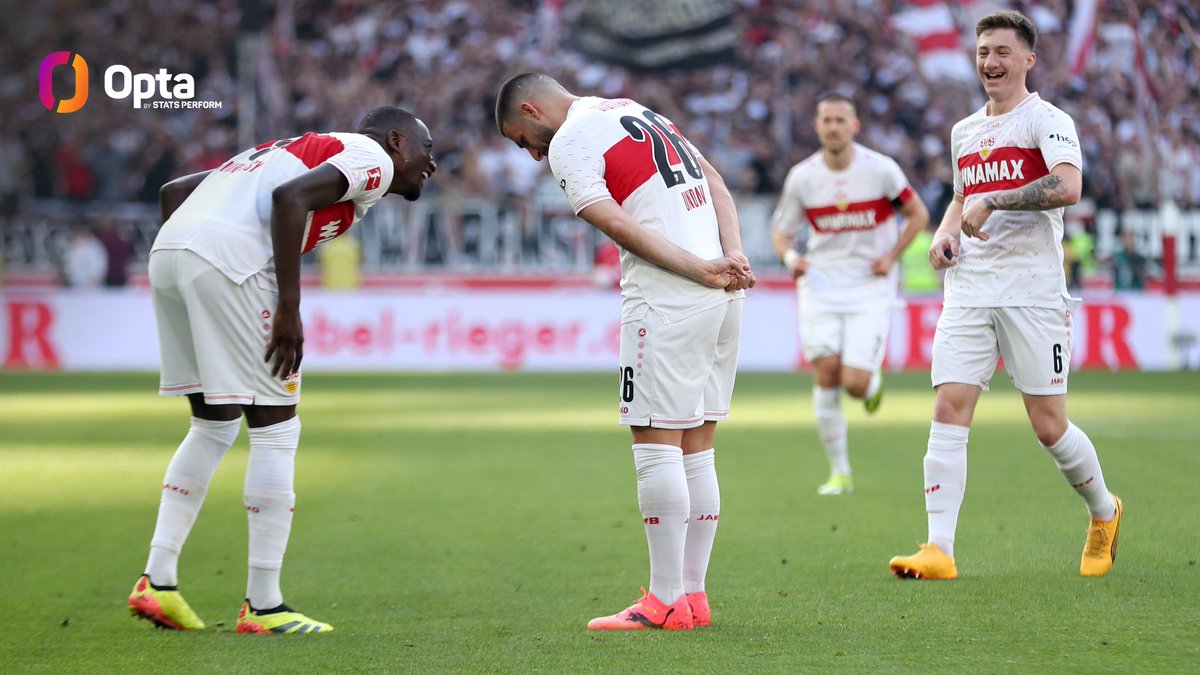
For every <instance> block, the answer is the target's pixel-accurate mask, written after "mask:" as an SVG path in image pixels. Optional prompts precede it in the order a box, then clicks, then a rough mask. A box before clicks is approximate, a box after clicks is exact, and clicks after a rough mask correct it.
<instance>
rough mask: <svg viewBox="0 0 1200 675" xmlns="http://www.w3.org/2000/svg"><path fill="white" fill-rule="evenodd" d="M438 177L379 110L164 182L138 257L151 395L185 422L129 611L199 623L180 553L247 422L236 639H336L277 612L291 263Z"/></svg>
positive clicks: (402, 114) (285, 510)
mask: <svg viewBox="0 0 1200 675" xmlns="http://www.w3.org/2000/svg"><path fill="white" fill-rule="evenodd" d="M436 169H437V165H436V164H435V162H434V159H433V141H432V139H431V138H430V135H429V129H427V128H426V126H425V124H424V123H423V122H422V121H421V120H419V119H417V118H416V117H414V116H413V115H412V113H410V112H407V111H405V110H401V109H400V108H393V107H380V108H375V109H374V110H372V111H370V112H369V113H367V115H366V116H365V117H364V118H363V120H362V122H361V124H360V125H359V127H358V131H357V133H352V134H351V133H325V134H318V133H308V134H304V135H303V136H299V137H296V138H287V139H283V140H278V141H274V142H268V143H263V144H262V145H259V146H257V147H255V148H250V149H249V150H246V151H244V152H242V153H241V154H239V155H237V156H236V157H234V158H233V159H230V160H229V161H227V162H225V163H224V164H223V165H221V166H220V167H218V168H217V169H214V170H212V171H206V172H203V173H198V174H193V175H190V176H185V177H183V178H179V179H176V180H174V181H171V182H169V183H167V184H166V185H164V186H163V188H162V191H161V200H160V201H161V205H162V215H163V220H164V224H163V227H162V229H161V230H160V231H159V233H158V237H157V238H156V239H155V241H154V245H153V247H152V248H151V253H150V286H151V289H152V297H153V300H154V311H155V316H156V318H157V321H158V335H159V346H160V351H161V357H162V379H161V385H160V387H159V393H160V394H163V395H168V396H187V397H188V401H189V402H190V404H191V412H192V418H191V428H190V429H189V431H188V434H187V436H186V437H185V438H184V439H183V442H182V443H181V444H180V446H179V449H178V450H176V451H175V456H174V457H173V458H172V459H171V463H170V465H169V466H168V467H167V472H166V476H165V477H164V478H163V489H162V500H161V502H160V504H159V509H158V521H157V524H156V525H155V528H154V537H153V539H152V540H151V542H150V557H149V560H148V561H147V563H146V572H145V574H144V575H143V576H142V577H141V578H140V579H138V581H137V584H136V585H135V586H134V590H133V593H132V595H130V597H129V608H130V611H131V613H132V614H133V615H134V616H138V617H142V618H146V619H149V620H151V621H153V622H154V623H155V624H157V625H158V626H160V627H163V628H172V629H177V630H191V629H201V628H204V622H203V621H201V620H200V618H199V617H198V616H196V614H195V612H193V611H192V609H191V607H189V606H188V604H187V602H186V601H185V600H184V599H183V596H182V595H180V593H179V590H178V586H177V585H178V582H179V580H178V573H177V567H178V560H179V553H180V550H181V549H182V548H183V544H184V542H185V541H186V540H187V536H188V533H189V532H190V531H191V529H192V524H193V523H194V522H195V520H196V515H197V514H198V513H199V511H200V507H201V505H202V504H203V503H204V496H205V494H206V493H207V492H208V485H209V482H210V480H211V479H212V476H213V472H214V471H216V468H217V464H218V463H219V462H220V461H221V458H222V457H223V456H224V455H225V452H226V451H227V450H228V449H229V447H230V446H231V445H232V444H233V442H234V440H235V439H236V438H237V435H238V430H239V427H240V426H241V417H242V415H245V417H246V423H247V425H248V426H249V435H250V460H249V462H248V464H247V466H246V482H245V491H244V497H245V507H246V515H247V518H248V520H249V525H250V545H249V554H250V555H249V575H248V581H247V584H246V601H245V602H244V603H243V605H242V609H241V613H240V614H239V615H238V621H237V632H239V633H301V634H312V633H318V632H329V631H331V630H333V628H332V626H330V625H329V624H327V623H323V622H321V621H316V620H314V619H311V618H309V617H307V616H305V615H304V614H301V613H299V612H296V611H293V610H292V609H290V608H289V607H288V606H287V605H285V604H284V603H283V594H282V591H281V590H280V586H279V575H280V569H281V567H282V565H283V554H284V550H285V549H286V548H287V540H288V535H289V533H290V532H291V527H292V512H293V510H294V505H295V493H294V492H293V477H294V467H295V455H296V447H297V445H298V444H299V440H300V419H299V418H298V417H297V416H296V404H297V403H298V402H299V400H300V362H301V359H302V358H303V345H304V331H303V328H302V326H301V323H300V256H301V255H302V254H304V253H308V252H309V251H311V250H313V249H314V248H315V247H316V246H318V245H320V244H321V243H323V242H326V241H329V240H330V239H333V238H334V237H337V236H339V235H341V234H343V233H345V232H346V230H348V229H349V228H350V226H351V225H353V224H354V223H355V222H357V221H358V220H360V219H361V218H362V216H363V214H364V213H366V211H367V209H368V208H370V207H371V206H372V205H374V204H375V203H376V202H378V201H379V200H380V199H381V198H382V197H383V196H384V195H385V194H398V195H401V196H403V197H404V198H405V199H408V200H410V201H412V200H416V199H417V198H418V197H420V195H421V188H422V187H423V185H424V183H425V179H426V178H428V177H429V175H430V174H432V173H433V172H434V171H435V170H436Z"/></svg>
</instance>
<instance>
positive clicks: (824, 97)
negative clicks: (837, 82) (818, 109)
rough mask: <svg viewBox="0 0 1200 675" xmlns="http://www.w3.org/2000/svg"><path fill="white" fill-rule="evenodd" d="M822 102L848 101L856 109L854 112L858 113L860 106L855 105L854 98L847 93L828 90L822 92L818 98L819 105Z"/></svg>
mask: <svg viewBox="0 0 1200 675" xmlns="http://www.w3.org/2000/svg"><path fill="white" fill-rule="evenodd" d="M822 103H848V104H850V107H851V108H852V109H853V110H854V114H855V115H857V114H858V106H856V105H854V99H852V98H850V97H849V96H846V95H845V94H839V93H838V92H836V91H827V92H825V93H824V94H821V95H820V96H819V97H818V98H817V105H818V106H820V105H821V104H822Z"/></svg>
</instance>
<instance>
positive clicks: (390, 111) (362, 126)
mask: <svg viewBox="0 0 1200 675" xmlns="http://www.w3.org/2000/svg"><path fill="white" fill-rule="evenodd" d="M416 121H417V116H416V115H414V114H412V113H410V112H409V111H407V110H405V109H404V108H397V107H396V106H392V105H381V106H379V107H378V108H375V109H373V110H371V111H370V112H368V113H367V114H366V115H363V118H362V121H361V122H359V123H358V133H360V134H366V133H368V132H376V133H379V134H386V133H387V132H389V131H391V130H392V129H395V130H397V131H407V130H408V129H409V127H411V126H412V125H413V123H414V122H416Z"/></svg>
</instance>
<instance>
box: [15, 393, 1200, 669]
mask: <svg viewBox="0 0 1200 675" xmlns="http://www.w3.org/2000/svg"><path fill="white" fill-rule="evenodd" d="M996 383H997V384H996V387H995V390H994V391H992V392H991V393H988V394H985V395H984V396H983V399H982V401H981V403H980V407H979V411H978V414H977V416H976V420H975V425H974V428H973V430H972V433H971V444H970V470H969V478H968V489H967V497H966V501H965V503H964V506H963V512H962V516H961V520H960V527H959V534H958V542H957V549H958V550H957V553H958V565H959V572H960V575H961V576H960V578H959V579H958V580H957V581H953V582H911V581H908V582H905V581H899V580H897V579H894V578H893V577H891V575H890V574H888V571H887V561H888V559H889V558H890V557H891V556H892V555H895V554H901V553H911V552H912V551H914V550H916V544H917V543H918V542H919V541H921V540H922V539H923V538H924V536H925V513H924V501H923V498H922V495H921V458H922V455H923V454H924V448H925V441H926V436H927V432H928V424H929V413H930V411H931V409H932V401H933V398H932V394H931V392H930V390H929V388H928V377H927V376H926V375H923V374H906V375H892V376H889V378H888V392H887V397H886V398H885V399H884V403H883V407H882V409H881V410H880V413H879V415H877V416H875V417H870V418H868V417H866V416H865V414H864V413H863V412H862V410H861V407H860V406H858V405H857V404H856V402H852V401H848V400H847V401H846V410H847V416H848V418H849V420H850V443H851V459H852V461H853V464H854V468H855V479H856V488H857V492H856V493H855V494H853V495H851V496H848V497H839V498H829V497H818V496H816V493H815V488H816V486H817V485H818V484H819V483H820V482H821V481H822V480H823V479H824V478H825V474H826V464H825V459H824V456H823V454H822V452H821V450H820V448H819V445H818V444H817V440H816V435H815V432H814V430H813V426H812V408H811V401H810V391H811V380H810V379H809V378H808V377H807V376H803V375H782V374H772V375H768V374H753V373H750V374H743V375H742V376H741V378H740V379H739V382H738V390H737V393H736V395H735V399H734V409H733V418H732V419H731V420H730V421H729V422H728V423H727V424H726V425H724V427H723V428H722V429H721V430H720V431H718V437H717V441H718V442H717V458H718V459H717V465H718V468H719V474H720V480H721V488H722V501H723V509H722V511H723V512H722V518H721V529H720V532H719V534H718V537H717V544H716V549H715V551H714V555H713V561H712V566H711V569H710V573H709V578H708V590H709V595H710V597H711V599H712V603H713V611H714V617H715V618H714V625H713V626H712V627H711V628H708V629H701V630H696V631H692V632H690V633H662V632H654V633H650V632H639V633H629V634H597V633H589V632H588V631H587V630H585V629H584V624H585V623H586V621H587V620H588V619H589V618H591V617H593V616H597V615H600V614H607V613H611V612H614V611H617V610H619V609H621V608H623V607H624V606H625V605H627V604H629V603H630V602H631V601H633V600H634V599H635V597H636V595H637V591H638V587H639V586H641V585H645V584H646V583H647V581H648V572H647V561H646V551H645V538H644V534H643V531H642V527H641V525H640V516H639V515H638V512H637V505H636V492H635V484H634V472H633V462H632V458H631V454H630V451H629V438H628V432H627V431H626V430H625V429H623V428H621V427H619V426H618V425H617V424H616V410H615V395H616V386H617V385H616V381H615V378H613V377H611V376H608V375H606V374H589V375H569V374H507V375H502V374H497V375H442V376H438V375H363V376H353V375H338V376H333V375H316V374H314V375H309V376H308V377H307V378H306V382H305V389H304V402H303V404H302V405H301V408H300V410H301V419H302V421H303V424H304V431H303V436H302V441H301V446H300V452H299V455H298V457H297V493H298V503H297V513H296V521H295V526H294V528H293V532H292V540H291V545H290V548H289V550H288V557H287V563H286V565H285V567H284V575H283V588H284V593H285V597H286V598H287V600H288V602H289V604H291V605H293V606H294V607H296V608H298V609H300V610H301V611H305V612H307V613H310V614H311V615H313V616H314V617H317V618H319V619H323V620H327V621H329V622H331V623H333V624H334V625H335V626H336V628H337V632H335V633H333V634H331V635H328V636H318V637H316V638H308V639H305V638H285V637H265V638H264V637H256V636H239V635H237V634H236V633H234V632H233V630H232V627H233V623H234V618H235V614H236V612H237V609H238V606H239V603H240V601H241V599H242V596H243V593H244V589H245V559H246V524H245V518H244V515H243V511H242V507H241V488H242V476H243V473H244V470H245V460H246V455H247V445H246V439H245V434H244V433H243V435H242V437H241V438H239V440H238V443H237V445H235V446H234V448H233V450H231V451H230V454H229V456H227V457H226V459H225V462H224V463H223V464H222V466H221V468H220V469H219V470H218V473H217V476H216V478H215V480H214V483H213V486H212V488H211V490H210V493H209V496H208V501H207V503H206V505H205V508H204V511H203V512H202V513H201V516H200V520H199V522H198V524H197V526H196V528H195V530H194V531H193V533H192V537H191V539H190V540H189V542H188V545H187V547H186V548H185V550H184V556H183V559H182V563H181V567H180V573H181V587H182V589H183V591H184V592H185V594H186V596H187V598H188V599H189V600H190V602H191V604H192V606H193V607H194V608H195V609H196V611H197V612H198V613H199V614H200V615H201V616H202V617H203V618H204V619H205V620H207V621H208V622H209V626H210V630H207V631H204V632H197V633H174V632H162V631H155V630H153V629H152V628H151V626H150V624H148V623H146V622H138V621H134V620H133V619H131V618H130V617H129V616H128V614H127V611H126V609H125V599H126V597H127V594H128V592H129V589H130V587H131V586H132V584H133V582H134V580H135V579H136V578H137V576H138V574H139V573H140V572H141V571H142V565H143V564H144V562H145V558H146V547H147V546H148V544H149V540H150V535H151V532H152V530H153V526H154V514H155V510H156V508H157V504H158V498H159V485H160V480H161V477H162V474H163V471H164V469H165V468H166V465H167V462H168V460H169V458H170V456H171V453H172V452H173V450H174V448H175V446H176V445H177V444H178V442H179V441H180V439H181V438H182V436H183V434H184V432H185V430H186V424H187V413H186V404H185V403H184V402H183V401H182V400H178V399H161V398H159V397H157V396H156V395H155V387H156V384H157V380H156V377H155V376H154V375H152V374H127V375H109V374H105V375H100V374H96V375H90V374H21V373H4V374H0V572H2V573H0V625H2V626H3V630H2V631H0V671H3V672H6V673H24V672H45V673H94V672H105V673H108V672H111V673H129V672H137V671H143V672H144V671H160V672H189V673H190V672H197V673H200V672H203V673H208V672H212V673H255V674H258V673H275V672H278V673H321V672H514V673H519V672H529V671H540V672H551V673H567V672H584V671H597V672H618V671H620V672H673V671H681V670H686V671H695V672H717V673H724V672H817V671H843V672H868V671H870V672H876V671H883V672H933V671H941V672H967V671H975V672H981V673H1008V672H1085V671H1092V672H1125V673H1133V672H1145V673H1150V672H1154V673H1161V672H1200V600H1198V599H1197V598H1200V565H1198V564H1197V560H1198V559H1200V534H1198V533H1200V527H1198V524H1200V500H1198V499H1197V489H1198V487H1200V376H1198V375H1197V374H1195V373H1159V374H1154V373H1147V374H1139V373H1127V374H1110V373H1082V374H1075V375H1073V376H1072V379H1071V397H1070V400H1069V405H1070V412H1071V417H1072V419H1074V421H1075V422H1076V423H1077V424H1079V426H1081V427H1082V428H1083V429H1084V430H1085V431H1087V432H1088V433H1089V434H1090V436H1091V437H1092V439H1093V441H1094V442H1095V443H1096V445H1097V447H1098V449H1099V452H1100V456H1101V460H1102V462H1103V465H1104V468H1105V472H1106V477H1107V479H1108V482H1109V485H1110V487H1111V488H1112V489H1113V490H1114V491H1115V492H1117V493H1118V494H1120V495H1121V496H1122V497H1123V498H1124V499H1125V503H1126V508H1127V511H1126V521H1125V524H1124V527H1123V529H1122V533H1121V539H1120V550H1119V556H1118V559H1117V564H1116V566H1115V568H1114V569H1113V571H1112V573H1111V574H1110V575H1109V576H1108V577H1106V578H1102V579H1083V578H1081V577H1079V575H1078V566H1079V554H1080V551H1081V549H1082V545H1083V536H1084V531H1085V529H1086V526H1087V513H1086V511H1085V509H1084V507H1083V505H1082V503H1081V502H1080V500H1079V499H1078V498H1077V497H1076V496H1075V495H1074V494H1073V493H1072V491H1071V490H1070V489H1069V487H1068V486H1067V485H1066V484H1065V481H1064V480H1063V478H1062V477H1061V476H1060V475H1059V473H1058V471H1057V470H1056V469H1055V467H1054V464H1053V461H1052V460H1051V459H1050V457H1049V456H1048V455H1047V454H1046V453H1045V452H1044V451H1043V450H1041V449H1040V448H1039V447H1038V445H1037V442H1036V441H1035V439H1034V437H1033V434H1032V432H1031V431H1030V430H1029V426H1028V422H1027V421H1026V419H1025V417H1024V413H1023V409H1022V406H1021V402H1020V398H1019V396H1018V395H1017V394H1016V392H1014V391H1013V389H1012V387H1011V385H1009V384H1008V382H1007V378H1005V377H1004V376H1003V375H1000V376H998V377H997V378H996Z"/></svg>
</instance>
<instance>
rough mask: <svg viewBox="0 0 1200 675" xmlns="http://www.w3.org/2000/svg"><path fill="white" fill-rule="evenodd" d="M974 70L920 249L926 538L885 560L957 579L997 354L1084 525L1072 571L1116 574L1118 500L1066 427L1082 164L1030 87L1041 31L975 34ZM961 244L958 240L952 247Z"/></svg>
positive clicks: (992, 24)
mask: <svg viewBox="0 0 1200 675" xmlns="http://www.w3.org/2000/svg"><path fill="white" fill-rule="evenodd" d="M975 35H976V53H975V66H976V70H977V72H978V75H979V79H980V81H981V82H982V83H983V89H984V92H985V93H986V94H987V97H988V102H987V104H986V105H985V106H984V107H983V108H982V109H981V110H979V111H977V112H975V113H974V114H973V115H971V116H970V117H967V118H966V119H964V120H962V121H960V122H959V123H958V124H956V125H954V129H953V130H952V132H951V138H950V145H951V153H952V160H953V162H954V164H953V169H954V193H955V194H954V200H953V201H952V202H951V204H950V206H949V208H947V210H946V215H945V217H944V218H943V219H942V223H941V226H940V227H938V230H937V233H936V234H935V235H934V238H933V244H932V245H931V247H930V249H929V261H930V263H931V264H932V265H933V267H934V268H935V269H942V268H949V271H948V272H947V274H946V293H945V303H944V309H943V311H942V315H941V317H940V318H939V319H938V325H937V333H936V335H935V336H934V341H933V367H932V380H933V386H934V389H935V390H936V392H937V393H936V403H935V405H934V412H933V424H932V425H931V428H930V432H929V445H928V448H927V452H926V454H925V510H926V511H927V512H928V515H929V540H928V543H927V544H923V545H922V546H921V550H920V551H919V552H918V553H916V554H914V555H910V556H897V557H895V558H892V560H891V563H890V567H891V570H892V572H893V573H894V574H896V575H897V576H899V577H901V578H924V579H954V578H956V577H957V576H958V569H957V567H956V566H955V563H954V535H955V530H956V528H957V524H958V511H959V507H960V506H961V505H962V500H963V493H964V490H965V488H966V480H967V435H968V432H969V430H970V426H971V419H972V417H973V415H974V412H975V405H976V403H978V401H979V395H980V393H981V392H983V391H984V390H986V389H987V387H988V380H989V379H990V378H991V376H992V374H993V373H994V372H995V368H996V363H997V359H998V357H1001V356H1002V357H1003V358H1004V366H1005V369H1006V370H1007V371H1008V375H1009V377H1010V378H1011V379H1012V382H1013V385H1014V386H1015V387H1016V388H1017V389H1018V390H1019V391H1020V392H1021V395H1022V397H1023V398H1024V401H1025V410H1026V412H1027V413H1028V415H1029V421H1030V424H1032V426H1033V431H1034V434H1035V435H1036V436H1037V440H1038V442H1039V443H1040V444H1041V445H1042V447H1044V448H1045V449H1046V450H1047V451H1048V452H1049V453H1050V456H1051V457H1053V458H1054V461H1055V463H1056V464H1057V465H1058V468H1059V470H1060V471H1061V472H1062V474H1063V476H1064V477H1065V478H1066V480H1067V483H1068V484H1069V485H1070V486H1071V487H1072V488H1073V489H1074V490H1075V492H1077V493H1078V494H1079V496H1080V497H1082V498H1083V500H1084V502H1085V503H1086V504H1087V509H1088V512H1089V513H1090V515H1091V524H1090V526H1089V527H1088V531H1087V537H1086V542H1085V544H1084V549H1083V556H1082V560H1081V562H1080V568H1079V571H1080V574H1082V575H1084V576H1103V575H1105V574H1107V573H1108V571H1109V569H1111V568H1112V564H1113V560H1114V558H1115V557H1116V552H1117V533H1118V528H1119V527H1120V524H1121V515H1122V510H1123V506H1122V503H1121V500H1120V499H1118V498H1117V497H1116V496H1115V495H1112V494H1110V493H1109V491H1108V488H1107V487H1106V486H1105V483H1104V474H1103V472H1102V471H1101V469H1100V460H1099V459H1098V458H1097V456H1096V448H1095V447H1094V446H1093V445H1092V442H1091V440H1090V439H1089V438H1088V437H1087V435H1086V434H1085V433H1084V432H1083V431H1081V430H1080V429H1079V427H1077V426H1075V425H1074V424H1072V423H1071V421H1070V420H1069V419H1067V403H1066V393H1067V375H1068V371H1069V370H1070V365H1071V310H1072V309H1073V307H1075V306H1076V305H1077V304H1078V301H1077V300H1074V299H1073V298H1071V297H1070V296H1069V295H1068V294H1067V285H1066V279H1065V275H1064V273H1063V249H1062V238H1063V208H1064V207H1066V206H1070V205H1071V204H1074V203H1076V202H1077V201H1079V196H1080V193H1081V191H1082V187H1083V173H1082V166H1083V160H1082V157H1081V154H1080V151H1079V140H1078V135H1077V134H1076V132H1075V123H1074V122H1073V121H1072V120H1071V118H1070V117H1069V116H1067V114H1066V113H1064V112H1063V111H1061V110H1059V109H1058V108H1056V107H1054V106H1052V105H1050V104H1049V103H1046V102H1045V101H1043V100H1042V99H1041V98H1040V97H1038V95H1037V94H1036V93H1030V92H1029V89H1028V88H1027V87H1026V77H1027V75H1028V74H1029V71H1030V69H1032V68H1033V66H1034V64H1036V63H1037V55H1036V54H1035V53H1034V51H1033V50H1034V47H1035V46H1036V44H1037V29H1036V28H1035V27H1034V25H1033V22H1032V21H1030V20H1029V19H1028V18H1027V17H1025V16H1024V15H1023V14H1020V13H1019V12H1013V11H1003V12H996V13H994V14H989V15H987V16H985V17H983V18H982V19H980V20H979V22H978V23H977V24H976V25H975ZM960 235H961V237H960Z"/></svg>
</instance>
